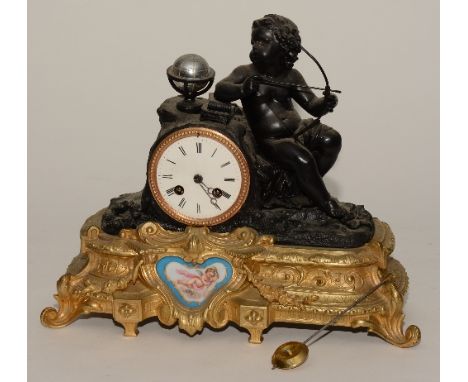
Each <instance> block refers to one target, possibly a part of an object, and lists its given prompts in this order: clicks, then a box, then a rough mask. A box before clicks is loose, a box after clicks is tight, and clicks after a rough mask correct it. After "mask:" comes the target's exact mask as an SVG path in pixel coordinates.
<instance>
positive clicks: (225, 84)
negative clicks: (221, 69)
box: [214, 66, 249, 102]
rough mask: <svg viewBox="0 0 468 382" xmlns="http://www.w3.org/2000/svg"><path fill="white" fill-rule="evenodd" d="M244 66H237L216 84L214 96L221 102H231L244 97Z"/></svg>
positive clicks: (245, 73) (246, 73) (245, 70)
mask: <svg viewBox="0 0 468 382" xmlns="http://www.w3.org/2000/svg"><path fill="white" fill-rule="evenodd" d="M248 73H249V71H248V69H247V67H246V66H238V67H237V68H236V69H234V70H233V71H232V73H231V74H230V75H229V76H227V77H226V78H225V79H223V80H221V81H220V82H218V83H217V84H216V88H215V92H214V97H215V99H217V100H218V101H221V102H232V101H236V100H238V99H241V98H243V97H244V90H243V83H244V81H245V79H246V78H247V77H248Z"/></svg>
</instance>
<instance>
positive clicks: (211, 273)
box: [205, 267, 219, 281]
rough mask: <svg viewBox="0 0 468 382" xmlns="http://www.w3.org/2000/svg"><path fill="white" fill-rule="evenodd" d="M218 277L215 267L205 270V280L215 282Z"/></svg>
mask: <svg viewBox="0 0 468 382" xmlns="http://www.w3.org/2000/svg"><path fill="white" fill-rule="evenodd" d="M218 277H219V274H218V270H217V269H216V268H215V267H209V268H206V270H205V278H206V279H207V280H209V281H214V280H217V279H218Z"/></svg>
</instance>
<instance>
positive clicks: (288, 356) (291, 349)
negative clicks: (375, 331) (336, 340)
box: [271, 275, 393, 370]
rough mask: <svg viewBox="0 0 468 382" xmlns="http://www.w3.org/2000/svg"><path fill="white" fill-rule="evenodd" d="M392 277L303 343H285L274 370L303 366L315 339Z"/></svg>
mask: <svg viewBox="0 0 468 382" xmlns="http://www.w3.org/2000/svg"><path fill="white" fill-rule="evenodd" d="M392 277H393V276H392V275H388V276H387V277H385V278H384V279H383V280H382V281H381V282H380V283H379V284H377V285H376V286H375V287H373V288H372V289H370V290H369V291H368V292H367V293H366V294H365V295H364V296H362V297H360V298H359V299H357V300H356V301H355V302H353V303H352V304H351V305H350V306H348V307H347V308H346V309H344V310H343V311H342V312H340V313H338V314H337V315H336V316H334V317H333V318H332V319H331V320H330V321H329V322H328V323H326V324H325V325H323V326H322V327H321V328H320V329H319V330H318V331H316V332H315V333H314V334H312V335H311V336H310V337H308V338H307V339H306V340H304V341H303V342H298V341H290V342H285V343H284V344H282V345H280V346H279V347H278V348H277V349H276V350H275V352H274V353H273V356H272V357H271V363H272V364H273V367H272V369H283V370H288V369H294V368H296V367H298V366H301V365H302V364H303V363H304V362H305V361H306V360H307V357H308V355H309V346H310V345H312V344H313V342H311V341H312V340H313V339H314V338H315V337H317V336H318V335H319V334H320V333H321V332H322V331H324V330H325V329H327V328H328V327H329V326H332V325H333V324H334V323H335V322H336V321H338V319H339V318H340V317H341V316H343V315H344V314H346V313H347V312H349V311H350V310H351V309H353V308H354V307H355V306H356V305H358V304H359V303H360V302H362V301H363V300H365V299H366V298H367V297H369V296H370V295H371V294H372V293H374V292H375V291H376V290H377V289H379V288H380V287H381V286H382V285H384V284H385V283H386V282H388V281H389V280H390V279H391V278H392Z"/></svg>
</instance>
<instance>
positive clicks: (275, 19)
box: [252, 14, 301, 69]
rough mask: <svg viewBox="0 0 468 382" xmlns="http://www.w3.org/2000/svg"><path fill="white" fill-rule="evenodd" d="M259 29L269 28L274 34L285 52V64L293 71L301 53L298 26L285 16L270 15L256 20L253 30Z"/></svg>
mask: <svg viewBox="0 0 468 382" xmlns="http://www.w3.org/2000/svg"><path fill="white" fill-rule="evenodd" d="M257 27H263V28H268V29H270V30H271V31H272V32H273V34H274V35H275V37H276V39H277V40H278V43H279V44H280V46H281V48H282V49H283V52H284V57H283V63H284V64H285V66H286V67H287V68H288V69H291V68H292V67H293V66H294V63H295V62H296V60H297V55H298V54H299V53H300V52H301V36H299V29H297V26H296V24H294V23H293V22H292V21H291V20H289V19H288V18H286V17H284V16H280V15H273V14H270V15H265V16H264V17H262V18H261V19H258V20H255V21H254V22H253V24H252V28H257Z"/></svg>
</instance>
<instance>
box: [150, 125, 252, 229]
mask: <svg viewBox="0 0 468 382" xmlns="http://www.w3.org/2000/svg"><path fill="white" fill-rule="evenodd" d="M148 181H149V185H150V189H151V192H152V194H153V197H154V198H155V200H156V201H157V203H158V204H159V206H160V207H161V208H162V209H163V211H164V212H166V213H167V214H168V215H169V216H171V217H172V218H174V219H175V220H177V221H179V222H181V223H185V224H191V225H209V226H211V225H215V224H220V223H222V222H224V221H226V220H228V219H230V218H231V217H232V216H234V215H235V214H236V213H237V212H238V211H239V210H240V208H241V207H242V205H243V204H244V202H245V200H246V198H247V194H248V191H249V184H250V174H249V170H248V165H247V161H246V159H245V157H244V155H243V154H242V152H241V151H240V150H239V148H238V147H237V146H236V145H235V144H234V142H232V141H231V140H230V139H229V138H227V137H226V136H224V135H223V134H221V133H218V132H216V131H214V130H211V129H207V128H204V127H196V126H195V127H187V128H184V129H182V130H179V131H176V132H175V133H172V134H170V135H168V136H167V137H165V138H164V139H163V140H162V141H161V142H160V143H159V145H158V146H157V148H156V149H155V150H154V152H153V154H152V156H151V158H150V162H149V168H148Z"/></svg>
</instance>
